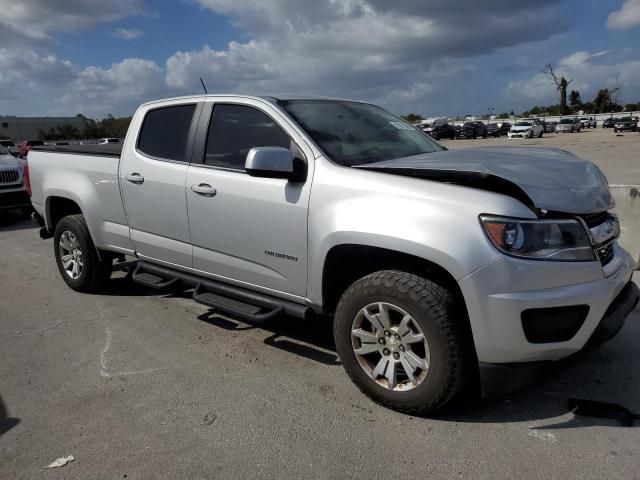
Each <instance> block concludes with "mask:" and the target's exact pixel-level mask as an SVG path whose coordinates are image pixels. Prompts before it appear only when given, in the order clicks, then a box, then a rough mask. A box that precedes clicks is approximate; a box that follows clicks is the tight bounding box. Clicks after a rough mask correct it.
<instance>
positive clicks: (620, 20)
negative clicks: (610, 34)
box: [607, 0, 640, 30]
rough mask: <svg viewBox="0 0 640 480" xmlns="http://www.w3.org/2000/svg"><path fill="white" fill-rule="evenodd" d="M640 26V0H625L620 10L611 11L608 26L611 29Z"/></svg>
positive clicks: (626, 28) (627, 28)
mask: <svg viewBox="0 0 640 480" xmlns="http://www.w3.org/2000/svg"><path fill="white" fill-rule="evenodd" d="M637 26H640V0H625V1H624V3H623V4H622V7H621V8H620V10H616V11H615V12H611V13H610V14H609V17H608V18H607V27H608V28H610V29H611V30H629V29H630V28H634V27H637Z"/></svg>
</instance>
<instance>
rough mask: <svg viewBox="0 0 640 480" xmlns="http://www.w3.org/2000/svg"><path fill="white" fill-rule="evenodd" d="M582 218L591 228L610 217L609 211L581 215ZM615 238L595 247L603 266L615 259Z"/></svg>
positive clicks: (594, 249)
mask: <svg viewBox="0 0 640 480" xmlns="http://www.w3.org/2000/svg"><path fill="white" fill-rule="evenodd" d="M580 217H581V218H582V220H584V222H585V223H586V224H587V226H588V227H589V228H595V227H597V226H598V225H600V224H601V223H603V222H605V221H606V220H607V218H609V212H606V211H604V212H598V213H591V214H589V215H580ZM614 242H615V240H611V241H608V242H607V243H604V244H601V245H597V246H595V247H594V248H593V251H594V252H595V254H596V257H597V258H598V259H599V260H600V263H601V264H602V266H605V265H607V264H608V263H609V262H610V261H611V260H612V259H613V244H614Z"/></svg>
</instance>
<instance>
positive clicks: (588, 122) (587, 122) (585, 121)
mask: <svg viewBox="0 0 640 480" xmlns="http://www.w3.org/2000/svg"><path fill="white" fill-rule="evenodd" d="M595 123H596V121H595V120H594V119H593V117H580V125H581V126H582V128H591V127H593V128H596V125H595Z"/></svg>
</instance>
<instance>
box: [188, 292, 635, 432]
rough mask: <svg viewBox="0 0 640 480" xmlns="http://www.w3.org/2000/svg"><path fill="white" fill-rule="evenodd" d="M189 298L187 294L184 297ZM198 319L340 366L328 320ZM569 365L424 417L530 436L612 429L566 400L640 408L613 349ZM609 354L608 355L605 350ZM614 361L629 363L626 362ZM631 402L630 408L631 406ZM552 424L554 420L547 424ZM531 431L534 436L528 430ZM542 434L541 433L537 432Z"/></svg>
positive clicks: (212, 315)
mask: <svg viewBox="0 0 640 480" xmlns="http://www.w3.org/2000/svg"><path fill="white" fill-rule="evenodd" d="M184 294H185V295H188V294H189V292H184ZM198 319H200V320H202V321H204V322H207V323H209V324H211V325H214V326H216V327H218V328H223V329H225V330H233V331H236V332H243V331H246V330H253V329H256V328H258V329H261V330H263V331H266V332H270V333H271V334H272V335H271V336H269V337H268V338H266V339H265V340H264V343H265V344H267V345H269V346H272V347H275V348H279V349H281V350H284V351H286V352H289V353H291V354H294V355H299V356H302V357H304V358H308V359H311V360H314V361H317V362H320V363H323V364H326V365H331V366H334V365H340V364H341V363H340V360H339V358H338V356H337V354H336V351H335V344H334V342H333V335H332V325H331V319H330V318H327V317H322V316H313V317H312V318H311V319H307V320H300V319H297V318H293V317H287V316H283V315H282V316H279V317H277V318H275V319H273V320H272V321H270V322H267V323H260V324H252V323H248V322H245V321H240V320H235V319H231V318H228V317H223V316H220V315H218V314H217V313H216V312H215V311H214V310H209V311H207V312H206V313H203V314H202V315H200V316H199V317H198ZM601 349H604V351H602V350H596V351H593V352H590V353H586V354H584V355H581V356H580V357H578V358H577V359H575V360H574V361H571V362H567V363H563V364H560V365H559V366H558V367H556V368H554V369H552V370H549V371H548V372H547V373H546V374H545V376H543V377H542V378H540V379H539V381H538V382H537V383H535V385H533V386H531V387H529V388H527V389H524V390H522V391H520V392H517V393H514V394H512V395H508V396H506V397H504V398H501V399H498V400H483V399H481V397H480V388H479V383H478V381H477V380H476V381H471V382H470V383H469V385H468V386H467V387H466V388H465V390H464V391H463V392H461V394H460V395H458V397H457V398H455V399H454V400H453V401H452V402H451V403H450V404H449V405H448V406H447V407H446V408H445V409H443V410H441V411H440V412H438V413H437V414H436V415H433V414H431V415H428V416H425V418H427V417H428V418H430V419H432V420H440V421H445V422H454V423H507V422H531V425H529V429H530V430H532V434H540V435H544V430H560V429H572V428H584V427H593V426H609V427H615V426H620V424H619V423H618V422H617V421H616V420H615V419H608V418H592V417H583V416H577V415H573V413H572V412H571V410H570V409H569V406H568V399H569V398H582V399H587V400H597V401H605V402H616V403H619V404H622V405H625V406H627V407H630V408H631V409H632V410H633V409H634V408H635V409H636V410H637V409H640V405H638V400H639V399H640V384H639V383H638V382H637V379H636V378H635V377H634V376H633V375H629V374H627V373H626V372H625V371H624V369H622V370H621V371H616V372H612V370H614V369H612V366H611V360H610V357H611V356H612V355H611V353H612V352H614V351H615V350H616V347H613V348H611V347H606V346H603V347H601ZM607 350H608V351H607ZM631 353H632V352H629V351H628V350H627V351H626V352H625V358H620V357H619V356H618V357H619V358H618V359H617V360H616V361H622V362H630V361H633V359H632V358H626V357H627V354H631ZM634 403H635V405H634ZM551 419H557V421H555V422H552V423H549V421H550V420H551ZM534 430H535V431H536V432H538V433H536V432H533V431H534ZM540 432H543V433H540Z"/></svg>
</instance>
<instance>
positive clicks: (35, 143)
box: [18, 140, 44, 158]
mask: <svg viewBox="0 0 640 480" xmlns="http://www.w3.org/2000/svg"><path fill="white" fill-rule="evenodd" d="M42 145H44V142H43V141H42V140H23V141H22V142H20V144H19V145H18V156H19V157H20V158H27V155H28V154H29V150H31V147H39V146H42Z"/></svg>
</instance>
